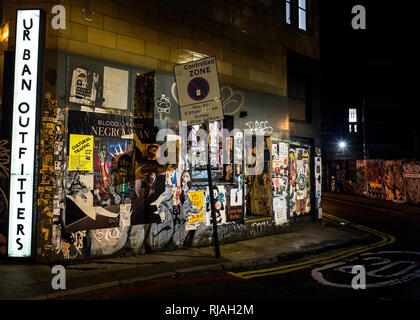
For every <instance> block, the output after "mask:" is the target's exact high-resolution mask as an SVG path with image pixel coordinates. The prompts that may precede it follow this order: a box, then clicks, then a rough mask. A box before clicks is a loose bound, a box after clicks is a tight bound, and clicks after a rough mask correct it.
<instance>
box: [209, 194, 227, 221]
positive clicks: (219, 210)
mask: <svg viewBox="0 0 420 320" xmlns="http://www.w3.org/2000/svg"><path fill="white" fill-rule="evenodd" d="M213 199H214V207H215V214H216V221H217V224H218V225H220V224H225V223H226V212H225V210H226V188H225V186H213ZM212 221H213V220H212V218H211V204H210V194H209V188H208V187H207V190H206V225H208V226H210V225H212V223H213V222H212Z"/></svg>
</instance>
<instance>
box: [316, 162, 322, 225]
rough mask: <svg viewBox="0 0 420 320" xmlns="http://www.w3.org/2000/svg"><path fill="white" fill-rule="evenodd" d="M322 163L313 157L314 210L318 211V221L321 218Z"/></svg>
mask: <svg viewBox="0 0 420 320" xmlns="http://www.w3.org/2000/svg"><path fill="white" fill-rule="evenodd" d="M321 189H322V163H321V157H315V208H316V209H317V211H318V219H320V218H321V217H322V204H321V201H322V195H321Z"/></svg>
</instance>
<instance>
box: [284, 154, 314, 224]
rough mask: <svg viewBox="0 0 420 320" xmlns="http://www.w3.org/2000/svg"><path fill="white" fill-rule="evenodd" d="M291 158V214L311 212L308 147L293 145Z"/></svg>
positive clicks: (297, 214)
mask: <svg viewBox="0 0 420 320" xmlns="http://www.w3.org/2000/svg"><path fill="white" fill-rule="evenodd" d="M289 158H290V199H291V200H290V216H291V217H293V216H299V215H302V214H306V213H309V212H310V210H311V202H310V169H309V166H310V161H309V151H308V150H307V149H306V148H300V147H295V146H291V147H290V152H289Z"/></svg>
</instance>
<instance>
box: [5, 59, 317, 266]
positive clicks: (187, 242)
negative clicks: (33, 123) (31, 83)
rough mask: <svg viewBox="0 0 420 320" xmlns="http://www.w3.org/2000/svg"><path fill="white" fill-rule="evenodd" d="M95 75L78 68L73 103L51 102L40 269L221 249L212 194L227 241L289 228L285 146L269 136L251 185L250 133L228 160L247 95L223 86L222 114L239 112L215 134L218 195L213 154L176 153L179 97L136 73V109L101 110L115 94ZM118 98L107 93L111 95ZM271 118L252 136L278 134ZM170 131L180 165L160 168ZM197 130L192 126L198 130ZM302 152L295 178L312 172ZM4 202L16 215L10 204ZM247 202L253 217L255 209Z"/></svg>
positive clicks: (43, 166) (43, 147) (257, 121)
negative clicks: (161, 134)
mask: <svg viewBox="0 0 420 320" xmlns="http://www.w3.org/2000/svg"><path fill="white" fill-rule="evenodd" d="M96 71H98V70H96V69H95V72H93V71H90V68H89V67H85V66H82V67H80V68H73V69H71V70H70V74H69V77H71V79H68V81H69V83H68V86H67V87H68V88H69V89H70V92H68V93H67V94H68V98H69V99H68V101H67V102H70V106H66V105H65V104H64V102H63V101H62V100H53V99H51V97H49V98H48V99H47V103H46V104H45V106H44V109H45V110H44V111H45V112H44V114H43V118H42V121H41V124H42V125H41V135H42V142H41V144H40V149H39V150H40V162H39V164H40V175H39V179H40V180H39V186H38V190H37V191H38V192H39V194H41V195H42V196H41V197H39V202H38V209H39V212H38V217H37V218H38V220H37V221H39V223H38V226H37V227H38V230H37V235H38V239H37V240H38V242H37V243H38V247H37V256H39V257H41V260H42V259H43V260H45V261H63V260H75V259H83V258H86V257H92V256H105V255H114V254H120V253H123V254H142V253H147V252H152V251H158V250H166V249H175V248H182V247H190V246H197V245H200V246H202V245H211V243H212V241H213V240H212V237H213V235H212V232H213V230H212V228H213V226H212V220H211V219H212V217H211V206H210V192H213V195H214V199H215V209H216V220H217V224H218V233H219V239H220V241H224V242H229V241H237V240H244V239H248V238H254V237H260V236H263V235H269V234H274V233H278V232H283V231H285V230H287V228H288V221H289V216H288V210H289V209H288V208H289V192H290V188H289V187H290V183H289V162H290V161H289V144H288V142H287V139H286V141H280V140H279V141H276V142H275V143H272V142H271V138H270V137H269V136H266V137H265V148H264V161H263V162H262V163H258V164H257V165H259V166H262V172H263V173H262V174H260V175H259V176H253V177H252V176H245V172H244V171H245V166H244V164H243V161H244V157H243V151H242V148H238V146H242V144H243V143H244V141H243V140H244V139H243V135H242V133H241V134H240V135H235V137H232V138H231V140H230V142H229V145H230V147H231V149H232V152H231V154H230V155H229V161H230V163H228V164H226V163H223V161H222V160H223V158H222V156H223V154H222V147H221V143H222V141H220V140H218V139H217V138H216V136H217V135H220V133H221V130H222V129H223V128H224V127H226V128H228V129H229V130H232V129H233V121H234V117H236V118H235V121H237V117H238V116H239V113H240V112H242V111H243V110H242V108H244V107H245V106H246V101H245V100H246V99H245V97H246V95H245V94H244V93H242V92H240V91H238V90H236V89H232V88H230V87H226V88H225V89H223V90H225V94H224V108H225V111H227V114H230V115H231V118H230V119H229V121H230V122H231V124H230V126H229V123H228V121H218V122H214V123H211V124H210V125H209V131H210V135H211V146H210V151H211V153H210V158H211V165H212V176H213V178H214V187H213V189H212V190H209V189H208V184H207V171H206V170H203V168H204V166H203V164H206V161H204V162H200V161H201V159H200V156H201V154H199V153H203V151H204V150H205V149H203V148H202V147H203V146H202V145H200V143H199V141H198V140H197V138H196V137H197V135H195V139H192V140H193V141H190V143H191V145H193V148H192V149H193V153H192V154H187V155H185V154H181V152H178V148H179V141H180V133H179V127H178V123H177V122H178V118H177V117H176V116H177V115H176V110H177V108H178V106H177V105H176V99H174V97H173V94H172V90H170V89H172V88H166V91H165V88H163V87H159V90H160V91H159V92H158V94H155V93H156V77H157V75H156V74H155V73H153V72H151V73H147V74H137V75H136V76H135V78H134V77H133V79H134V83H133V87H134V97H133V98H134V99H133V101H132V103H130V104H127V108H125V104H124V101H125V99H123V98H124V97H122V96H121V99H117V100H118V106H120V107H121V108H119V107H118V106H114V107H116V108H117V109H119V110H118V111H119V112H117V113H116V112H115V110H113V109H115V108H114V107H112V106H110V105H108V103H111V102H110V101H112V100H109V99H108V102H107V104H104V103H101V102H100V100H102V99H101V98H102V97H105V94H104V92H103V79H101V77H102V76H101V77H100V76H99V75H102V73H101V71H100V70H99V73H98V72H96ZM124 77H125V75H124ZM130 82H131V81H130ZM120 91H121V90H120ZM121 92H122V91H121ZM111 94H113V93H112V92H108V93H107V96H108V97H109V96H110V95H111ZM117 100H115V101H117ZM256 100H258V101H262V99H259V98H258V99H256ZM174 101H175V103H174ZM59 104H60V105H59ZM101 107H106V108H104V109H102V108H101ZM276 108H277V107H276ZM174 110H175V112H174ZM248 110H249V109H248ZM156 114H158V116H156ZM259 116H261V115H259ZM263 119H264V118H257V117H255V116H252V117H249V118H248V119H246V121H244V120H243V123H242V126H243V128H242V129H245V128H250V129H252V130H253V131H254V132H255V133H259V132H263V133H265V134H270V133H271V132H272V131H273V129H274V128H273V127H271V125H272V123H275V120H276V119H272V118H271V117H270V122H269V121H268V120H263ZM272 120H273V121H272ZM160 128H171V129H172V130H174V134H172V135H168V136H167V137H165V139H166V141H168V140H169V139H172V140H176V141H177V143H178V144H177V156H176V158H177V159H176V160H177V161H176V164H170V165H169V164H167V165H161V164H159V163H158V161H157V152H158V149H159V147H160V146H161V144H162V143H163V141H156V133H157V131H158V130H159V129H160ZM197 129H198V127H196V128H188V130H189V132H192V131H194V130H195V131H196V132H197V131H198V130H197ZM196 132H195V133H193V135H194V134H196ZM194 144H195V145H194ZM191 145H190V146H191ZM6 146H7V143H6V142H5V143H3V142H1V143H0V188H1V189H0V191H4V188H3V184H2V180H1V177H2V176H1V174H5V173H7V164H8V163H5V161H3V162H1V161H2V160H3V159H4V154H5V150H6ZM194 148H195V149H194ZM238 149H240V150H241V151H237V150H238ZM294 152H296V155H297V156H296V157H297V159H296V160H295V161H294V162H293V166H294V167H293V168H294V170H295V171H296V172H297V173H299V174H303V175H309V172H310V171H309V168H307V165H308V164H309V162H308V161H307V160H306V157H307V156H309V155H305V154H303V153H301V152H300V151H298V150H294ZM254 153H255V150H254ZM254 156H255V154H254ZM7 159H8V158H7ZM205 160H206V159H205ZM298 169H299V170H298ZM305 179H306V176H305ZM246 180H247V181H248V185H247V186H246V183H245V181H246ZM294 183H295V185H296V186H298V185H299V183H303V184H304V186H305V188H304V189H307V186H306V183H307V182H306V180H305V181H303V182H302V181H300V182H299V181H294ZM297 191H298V190H294V192H295V200H294V201H297V200H296V194H298V198H297V199H298V201H300V200H301V199H300V198H299V196H301V194H300V193H298V192H297ZM5 192H6V191H5ZM299 192H300V191H299ZM302 197H303V199H302V200H304V202H303V205H302V204H299V207H298V208H299V209H300V210H303V211H305V210H307V209H308V207H307V205H306V204H305V199H306V198H309V196H308V195H306V194H304V193H303V194H302ZM3 198H4V200H5V201H3V203H6V206H7V197H6V196H4V197H3ZM1 205H2V204H1V202H0V206H1ZM248 205H249V208H252V210H248V211H247V212H246V210H245V207H246V206H248ZM3 206H5V205H3ZM303 206H305V208H303ZM0 209H1V207H0ZM4 212H7V208H6V209H4V210H0V254H5V253H6V252H5V250H6V242H5V241H6V238H7V234H3V229H2V224H1V223H2V219H3V218H4V217H5V215H4V214H3V213H4ZM247 214H249V215H251V214H252V215H257V216H260V218H261V217H262V220H263V221H260V220H259V219H256V220H257V221H252V222H251V221H248V222H247V223H245V222H246V219H248V217H247ZM254 218H255V217H252V219H254Z"/></svg>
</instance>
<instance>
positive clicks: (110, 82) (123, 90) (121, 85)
mask: <svg viewBox="0 0 420 320" xmlns="http://www.w3.org/2000/svg"><path fill="white" fill-rule="evenodd" d="M128 75H129V73H128V71H127V70H122V69H116V68H111V67H104V90H103V98H104V103H103V106H104V107H107V108H115V109H127V101H128Z"/></svg>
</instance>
